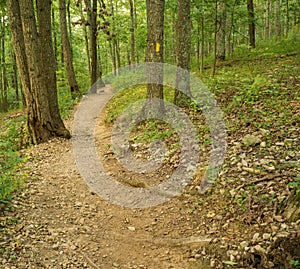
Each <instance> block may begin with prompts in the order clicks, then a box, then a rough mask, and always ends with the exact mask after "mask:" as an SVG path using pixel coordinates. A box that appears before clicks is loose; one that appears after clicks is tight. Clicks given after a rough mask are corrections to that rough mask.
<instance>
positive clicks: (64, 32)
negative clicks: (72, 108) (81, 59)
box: [59, 0, 79, 96]
mask: <svg viewBox="0 0 300 269" xmlns="http://www.w3.org/2000/svg"><path fill="white" fill-rule="evenodd" d="M66 15H67V14H66V0H59V18H60V31H61V36H62V42H63V53H64V59H65V66H66V70H67V76H68V81H69V85H70V90H71V95H72V96H75V95H76V93H78V92H79V86H78V84H77V81H76V76H75V72H74V67H73V59H72V50H71V44H70V40H69V35H68V29H67V21H66Z"/></svg>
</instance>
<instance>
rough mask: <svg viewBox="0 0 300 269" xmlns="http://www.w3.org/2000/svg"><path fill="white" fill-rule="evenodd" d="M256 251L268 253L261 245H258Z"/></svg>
mask: <svg viewBox="0 0 300 269" xmlns="http://www.w3.org/2000/svg"><path fill="white" fill-rule="evenodd" d="M254 249H255V250H256V251H257V252H259V253H266V250H265V249H264V248H263V247H262V246H261V245H256V246H255V247H254Z"/></svg>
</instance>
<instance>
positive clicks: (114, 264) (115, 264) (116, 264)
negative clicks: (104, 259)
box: [112, 262, 120, 268]
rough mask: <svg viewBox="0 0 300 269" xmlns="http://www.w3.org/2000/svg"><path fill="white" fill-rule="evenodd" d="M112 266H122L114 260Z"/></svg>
mask: <svg viewBox="0 0 300 269" xmlns="http://www.w3.org/2000/svg"><path fill="white" fill-rule="evenodd" d="M112 266H113V267H115V268H119V267H120V264H118V263H116V262H114V263H113V264H112Z"/></svg>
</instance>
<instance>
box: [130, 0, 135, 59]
mask: <svg viewBox="0 0 300 269" xmlns="http://www.w3.org/2000/svg"><path fill="white" fill-rule="evenodd" d="M129 5H130V56H131V63H135V38H134V32H135V21H134V1H133V0H129Z"/></svg>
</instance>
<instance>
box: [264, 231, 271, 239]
mask: <svg viewBox="0 0 300 269" xmlns="http://www.w3.org/2000/svg"><path fill="white" fill-rule="evenodd" d="M270 237H271V235H270V234H268V233H264V234H263V239H264V240H268V239H270Z"/></svg>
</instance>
